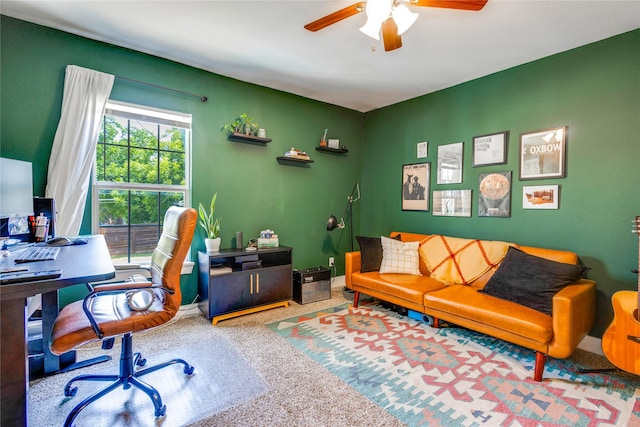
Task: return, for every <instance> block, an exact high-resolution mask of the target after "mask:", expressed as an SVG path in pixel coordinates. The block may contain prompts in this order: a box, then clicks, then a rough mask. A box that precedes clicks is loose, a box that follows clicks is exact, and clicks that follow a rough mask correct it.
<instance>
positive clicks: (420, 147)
mask: <svg viewBox="0 0 640 427" xmlns="http://www.w3.org/2000/svg"><path fill="white" fill-rule="evenodd" d="M427 145H428V142H427V141H423V142H418V143H417V144H416V156H417V157H418V158H419V159H424V158H425V157H427Z"/></svg>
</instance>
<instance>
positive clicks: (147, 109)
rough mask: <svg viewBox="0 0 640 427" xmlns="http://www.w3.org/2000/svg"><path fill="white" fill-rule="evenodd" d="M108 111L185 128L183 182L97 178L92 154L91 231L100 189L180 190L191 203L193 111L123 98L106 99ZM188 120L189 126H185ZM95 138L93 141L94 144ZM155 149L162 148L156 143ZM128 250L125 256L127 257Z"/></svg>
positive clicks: (97, 212)
mask: <svg viewBox="0 0 640 427" xmlns="http://www.w3.org/2000/svg"><path fill="white" fill-rule="evenodd" d="M107 115H111V116H115V117H119V118H126V119H129V120H142V121H146V122H154V123H156V124H160V125H169V126H174V127H181V128H184V129H186V135H185V141H184V144H185V147H184V169H185V177H184V185H176V184H149V183H136V182H115V181H99V180H98V179H97V176H98V173H97V166H98V165H97V153H96V155H94V158H93V166H92V174H91V175H92V177H91V178H92V179H91V190H92V192H91V232H92V233H93V234H99V233H100V209H99V206H100V200H99V195H100V191H101V190H123V191H147V192H148V191H152V192H160V193H161V192H182V193H184V205H185V207H191V192H192V185H191V184H192V176H191V160H192V155H191V152H192V146H193V131H192V115H191V114H188V113H183V112H178V111H171V110H165V109H160V108H155V107H151V106H146V105H141V104H132V103H127V102H122V101H114V100H109V101H107V107H106V108H105V113H104V115H103V117H102V120H104V116H107ZM186 124H188V126H186ZM97 144H98V142H97V141H96V146H97ZM156 151H158V152H161V151H163V150H162V149H160V148H159V147H158V148H156ZM158 220H159V223H162V218H158ZM130 257H131V254H130V253H129V254H128V256H127V259H130ZM142 264H144V262H143V263H136V262H133V263H130V262H127V263H126V264H120V263H119V264H117V266H120V267H127V266H129V267H132V268H135V267H138V266H140V265H142Z"/></svg>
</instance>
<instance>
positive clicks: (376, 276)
mask: <svg viewBox="0 0 640 427" xmlns="http://www.w3.org/2000/svg"><path fill="white" fill-rule="evenodd" d="M352 276H353V277H352V283H353V285H352V288H353V289H354V290H361V291H362V292H363V293H365V294H367V295H371V296H376V297H380V298H381V299H385V298H383V296H385V295H393V297H395V298H399V299H401V300H406V301H409V302H411V303H413V304H417V305H419V306H420V307H422V304H423V300H424V294H425V293H429V292H433V291H437V290H438V289H442V288H443V287H444V286H445V285H444V284H442V283H441V282H438V281H437V280H435V279H432V278H431V277H428V276H416V275H414V274H380V273H378V272H377V271H372V272H369V273H353V274H352ZM387 299H388V298H387ZM399 304H400V305H402V304H401V303H399ZM408 306H410V305H409V304H405V305H403V307H408Z"/></svg>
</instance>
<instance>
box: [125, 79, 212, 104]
mask: <svg viewBox="0 0 640 427" xmlns="http://www.w3.org/2000/svg"><path fill="white" fill-rule="evenodd" d="M115 78H116V79H118V80H123V81H126V82H131V83H137V84H140V85H144V86H151V87H154V88H156V89H162V90H167V91H169V92H175V93H180V94H182V95H187V96H193V97H195V98H200V101H202V102H207V99H208V98H207V97H206V96H204V95H196V94H195V93H189V92H184V91H181V90H177V89H171V88H170V87H165V86H159V85H154V84H153V83H147V82H141V81H140V80H133V79H128V78H126V77H120V76H115Z"/></svg>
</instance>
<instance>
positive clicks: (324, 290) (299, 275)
mask: <svg viewBox="0 0 640 427" xmlns="http://www.w3.org/2000/svg"><path fill="white" fill-rule="evenodd" d="M329 298H331V271H330V270H329V269H328V268H325V267H313V268H307V269H306V270H293V300H294V301H295V302H297V303H298V304H307V303H310V302H316V301H322V300H325V299H329Z"/></svg>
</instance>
